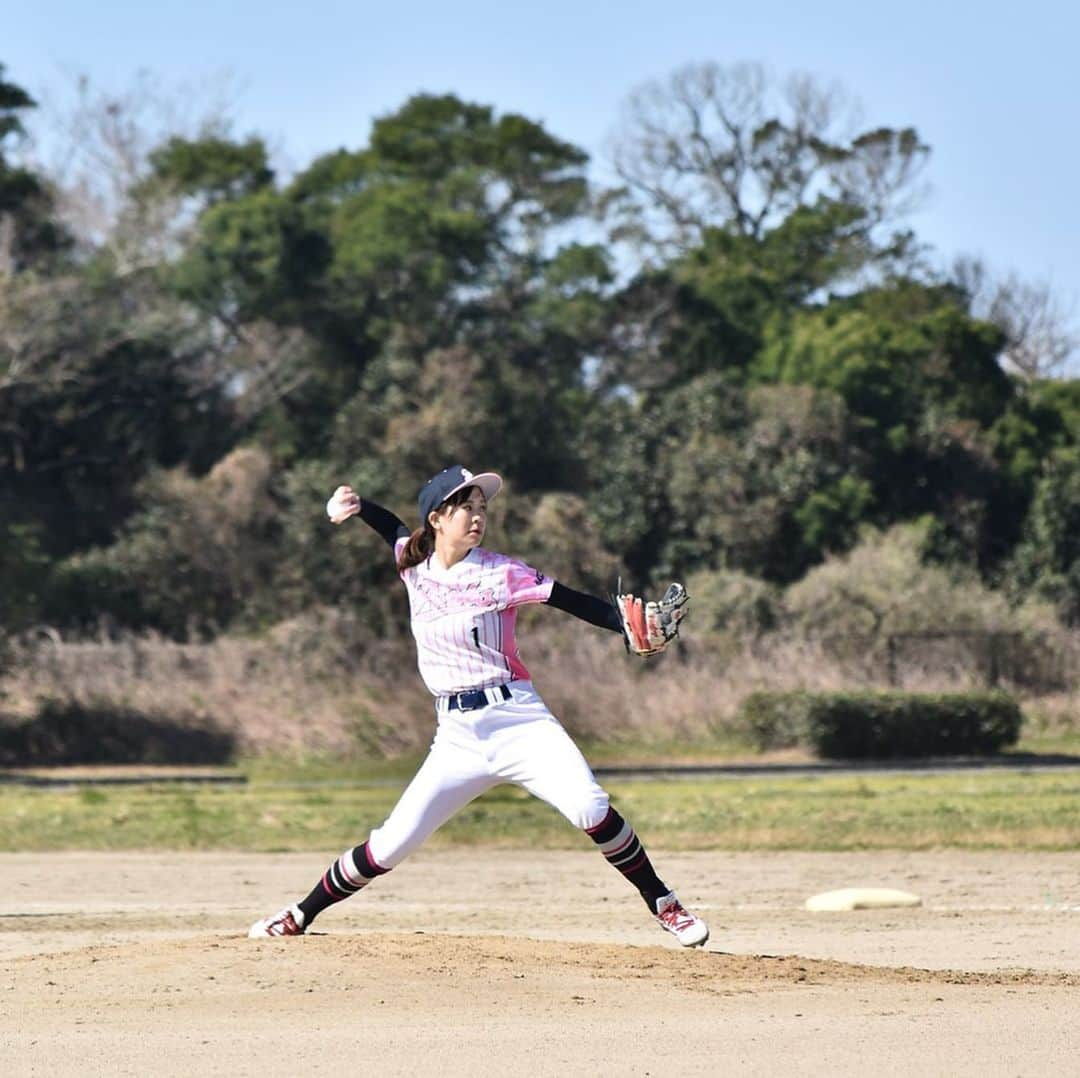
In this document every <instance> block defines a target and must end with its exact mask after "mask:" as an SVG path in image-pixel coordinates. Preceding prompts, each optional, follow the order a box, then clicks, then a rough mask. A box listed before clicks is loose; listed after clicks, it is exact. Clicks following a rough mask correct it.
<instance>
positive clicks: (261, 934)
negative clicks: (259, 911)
mask: <svg viewBox="0 0 1080 1078" xmlns="http://www.w3.org/2000/svg"><path fill="white" fill-rule="evenodd" d="M303 934H304V914H303V913H302V912H301V910H300V907H299V906H286V907H285V909H283V910H282V911H281V912H280V913H275V914H274V916H273V917H264V918H263V919H262V920H261V921H256V922H255V923H254V924H253V925H252V926H251V928H249V929H248V939H252V940H257V939H267V938H269V937H271V936H302V935H303Z"/></svg>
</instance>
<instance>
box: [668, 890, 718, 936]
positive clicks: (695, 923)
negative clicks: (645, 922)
mask: <svg viewBox="0 0 1080 1078" xmlns="http://www.w3.org/2000/svg"><path fill="white" fill-rule="evenodd" d="M656 919H657V921H659V922H660V927H661V928H664V929H666V930H667V931H668V932H670V933H671V934H672V935H673V936H674V937H675V938H676V939H677V940H678V941H679V942H680V943H681V944H682V945H683V946H684V947H700V946H701V945H702V944H703V943H704V942H705V941H706V940H707V939H708V938H709V926H708V925H707V924H706V923H705V922H704V921H703V920H702V919H701V918H700V917H697V916H695V915H694V914H692V913H691V912H690V911H689V910H688V909H686V907H685V906H683V904H682V903H681V902H680V901H679V900H678V898H676V897H675V892H674V891H671V892H670V893H669V894H666V895H664V897H663V898H660V899H657V901H656Z"/></svg>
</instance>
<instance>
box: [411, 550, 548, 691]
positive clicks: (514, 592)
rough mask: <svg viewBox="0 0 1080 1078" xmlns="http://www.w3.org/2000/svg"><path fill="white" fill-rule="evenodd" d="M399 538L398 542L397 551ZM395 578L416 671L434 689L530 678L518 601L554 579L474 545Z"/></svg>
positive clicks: (534, 598) (544, 595)
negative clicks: (408, 617) (518, 630)
mask: <svg viewBox="0 0 1080 1078" xmlns="http://www.w3.org/2000/svg"><path fill="white" fill-rule="evenodd" d="M405 542H406V539H405V538H402V539H399V540H398V541H397V544H396V545H395V547H394V556H395V557H399V556H400V554H401V548H402V547H403V546H404V545H405ZM401 579H402V580H403V581H404V582H405V587H406V588H407V589H408V592H409V608H410V610H411V612H412V631H413V636H414V637H416V655H417V664H418V666H419V667H420V676H421V677H422V678H423V679H424V684H425V685H427V687H428V689H429V691H430V692H431V693H432V695H434V696H448V695H450V694H451V693H458V692H468V691H469V690H471V689H485V688H488V687H489V686H492V685H501V684H503V683H504V682H506V681H516V680H529V671H528V670H526V669H525V667H524V665H523V664H522V662H521V659H520V658H519V656H518V647H517V640H516V638H515V635H514V627H515V624H516V622H517V607H519V606H522V605H524V604H525V603H543V602H546V601H547V599H548V597H549V596H550V595H551V587H552V584H553V581H551V580H550V579H548V578H547V577H546V576H544V574H543V573H541V572H538V571H537V570H536V569H532V568H530V567H529V566H528V565H526V564H525V563H524V562H521V561H518V560H517V559H516V558H511V557H508V556H507V555H505V554H496V553H494V552H493V551H490V550H484V549H483V548H482V547H476V548H474V549H473V550H470V551H469V553H468V554H467V555H466V556H465V557H464V558H462V560H461V561H459V562H458V563H457V564H456V565H454V566H452V567H451V568H449V569H444V568H442V567H441V566H440V565H439V564H438V563H437V562H436V560H435V559H434V558H428V559H427V560H426V561H422V562H421V563H420V564H419V565H415V566H413V568H411V569H406V570H405V572H403V573H402V574H401Z"/></svg>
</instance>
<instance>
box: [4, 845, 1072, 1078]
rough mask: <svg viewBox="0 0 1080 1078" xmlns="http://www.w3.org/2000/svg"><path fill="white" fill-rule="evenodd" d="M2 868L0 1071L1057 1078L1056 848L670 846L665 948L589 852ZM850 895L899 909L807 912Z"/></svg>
mask: <svg viewBox="0 0 1080 1078" xmlns="http://www.w3.org/2000/svg"><path fill="white" fill-rule="evenodd" d="M337 852H340V851H329V850H328V851H326V853H325V854H281V855H262V854H260V855H253V854H245V853H240V854H224V853H198V854H156V853H145V854H114V853H100V854H94V853H50V854H0V880H2V881H3V887H2V888H0V1074H3V1075H5V1076H7V1075H10V1076H22V1075H50V1076H56V1078H65V1076H74V1075H79V1076H85V1075H139V1076H147V1075H154V1076H156V1075H170V1076H171V1075H177V1076H179V1075H185V1076H187V1075H218V1074H228V1075H259V1076H272V1075H299V1074H308V1073H320V1072H321V1073H326V1072H332V1073H341V1072H354V1071H355V1072H359V1073H376V1074H379V1075H555V1074H561V1075H567V1074H569V1075H642V1076H644V1075H661V1074H663V1075H669V1074H684V1075H685V1074H690V1075H721V1074H735V1075H811V1074H813V1075H820V1074H829V1075H849V1074H850V1075H856V1074H859V1075H862V1074H868V1073H873V1074H875V1075H919V1076H922V1075H968V1074H971V1075H976V1074H977V1075H980V1076H983V1075H1027V1074H1039V1075H1072V1074H1076V1073H1077V1071H1078V1064H1077V1060H1078V1059H1080V854H1078V853H1058V854H1014V853H1010V854H998V853H953V852H941V853H897V854H890V853H877V852H875V853H869V854H805V853H800V854H775V853H770V854H728V853H693V854H673V853H667V852H665V851H662V850H658V851H655V852H654V860H655V862H656V864H657V867H658V868H659V870H660V872H661V875H663V876H664V877H665V878H666V879H668V881H669V882H670V883H672V884H674V885H676V886H677V887H678V888H679V890H680V893H681V896H682V897H683V899H684V901H685V902H686V903H687V904H688V905H691V906H693V907H694V908H696V909H698V910H699V911H700V912H702V914H703V915H704V916H705V917H706V918H707V919H708V920H709V922H710V924H711V927H712V933H713V934H712V938H711V940H710V941H709V943H708V945H707V946H706V948H705V949H703V950H698V951H689V952H688V951H683V950H681V949H679V948H678V947H677V945H675V943H674V941H672V940H670V939H669V938H668V937H666V936H665V935H663V934H662V932H661V930H660V929H659V928H658V927H657V926H656V925H655V924H654V923H653V922H652V921H651V920H650V918H649V916H648V914H647V912H646V910H645V908H644V906H643V905H642V904H641V903H640V900H639V899H638V898H637V896H636V895H635V894H634V893H633V891H632V890H630V889H629V888H628V886H627V885H626V883H625V882H624V881H623V880H622V879H620V878H619V877H618V876H617V875H616V874H615V873H613V872H612V871H611V870H610V869H609V868H608V866H606V865H605V864H604V863H603V861H602V860H601V859H600V858H598V857H597V856H596V855H595V854H594V853H592V852H591V851H574V852H550V851H545V852H538V853H530V852H526V851H520V850H490V849H484V850H473V849H458V850H452V851H432V852H424V851H421V852H420V853H419V854H416V855H415V856H414V857H412V858H411V859H410V860H409V861H408V862H406V863H405V864H404V865H402V866H400V867H399V868H398V869H396V870H395V871H394V873H393V874H391V875H390V876H387V877H386V878H383V879H379V880H377V881H376V882H375V883H374V884H373V885H372V886H371V887H370V888H368V890H367V891H365V892H364V893H363V894H361V895H359V896H357V897H356V898H354V899H351V900H349V901H348V902H346V903H344V904H343V905H341V906H338V907H335V908H333V909H332V910H330V911H328V912H327V913H326V914H325V915H324V916H323V917H322V918H320V920H319V921H318V922H317V923H316V925H315V926H314V930H313V932H312V934H310V935H308V936H305V937H302V938H299V939H291V940H264V941H253V940H247V939H246V938H244V933H245V931H246V928H247V926H248V924H249V923H250V922H251V921H252V920H254V919H255V918H256V917H259V916H262V915H264V914H266V913H269V912H273V911H274V910H276V909H277V908H279V907H280V906H282V905H283V904H285V903H286V902H287V901H291V900H293V899H295V898H296V897H298V896H299V895H300V894H302V893H304V892H305V891H306V890H307V888H308V887H309V886H310V884H311V883H312V882H313V880H314V879H316V878H317V877H318V876H319V874H321V872H322V871H323V870H324V868H325V867H326V864H327V863H328V862H329V860H330V859H331V858H332V857H333V856H334V855H335V854H336V853H337ZM846 886H887V887H899V888H902V889H904V890H909V891H914V892H916V893H917V894H920V895H921V896H922V898H923V902H924V905H923V906H922V907H919V908H915V909H897V910H873V911H859V912H850V913H835V914H821V913H809V912H806V911H805V910H804V909H803V908H802V904H803V902H804V900H805V899H806V898H807V897H808V896H809V895H811V894H814V893H817V892H819V891H823V890H829V889H832V888H837V887H846Z"/></svg>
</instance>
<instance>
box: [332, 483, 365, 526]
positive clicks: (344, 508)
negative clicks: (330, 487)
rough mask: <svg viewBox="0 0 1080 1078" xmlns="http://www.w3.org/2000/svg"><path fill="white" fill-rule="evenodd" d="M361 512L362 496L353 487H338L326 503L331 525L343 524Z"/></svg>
mask: <svg viewBox="0 0 1080 1078" xmlns="http://www.w3.org/2000/svg"><path fill="white" fill-rule="evenodd" d="M359 512H360V495H359V494H357V493H356V491H354V490H353V488H352V487H338V488H337V490H335V491H334V493H333V495H331V497H330V500H329V501H328V502H327V503H326V515H327V516H328V517H329V518H330V523H331V524H342V523H344V522H345V521H346V520H348V519H349V517H354V516H356V514H357V513H359Z"/></svg>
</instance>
